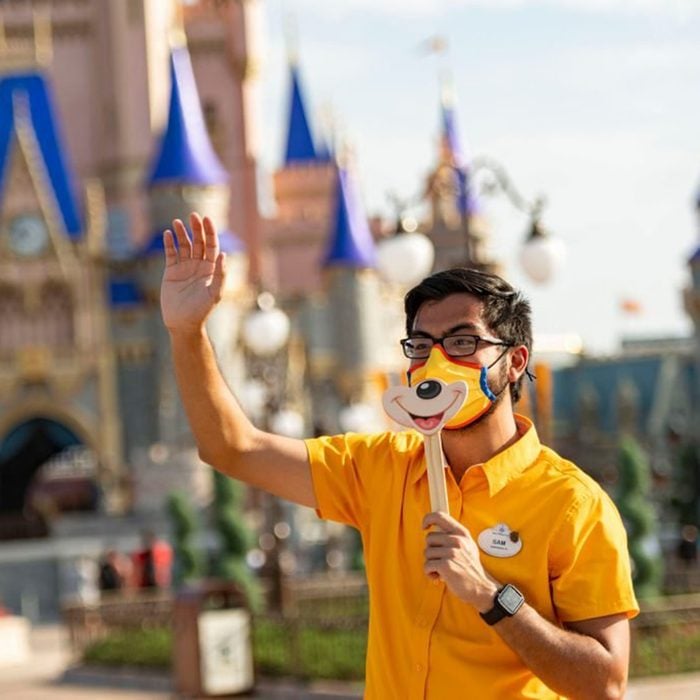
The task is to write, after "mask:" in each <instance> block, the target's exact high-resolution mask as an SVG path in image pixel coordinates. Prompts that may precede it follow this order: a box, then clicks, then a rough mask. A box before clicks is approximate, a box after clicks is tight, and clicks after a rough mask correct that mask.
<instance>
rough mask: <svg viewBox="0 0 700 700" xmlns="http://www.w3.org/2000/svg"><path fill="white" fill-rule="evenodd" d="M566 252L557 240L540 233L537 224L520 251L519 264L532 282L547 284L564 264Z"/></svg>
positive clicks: (534, 224)
mask: <svg viewBox="0 0 700 700" xmlns="http://www.w3.org/2000/svg"><path fill="white" fill-rule="evenodd" d="M565 255H566V251H565V249H564V244H563V243H562V242H561V241H560V240H559V239H558V238H552V237H551V236H549V235H548V234H546V233H545V232H543V231H542V229H541V228H540V226H539V224H538V223H537V222H535V223H533V228H532V233H531V234H530V236H529V238H528V239H527V240H526V241H525V243H524V244H523V247H522V248H521V250H520V264H521V265H522V267H523V270H525V273H526V274H527V275H528V277H529V278H530V279H531V280H532V281H533V282H537V283H540V284H544V283H545V282H549V281H550V280H551V279H552V278H553V277H554V275H555V274H556V273H557V272H558V271H559V269H560V268H561V267H562V265H563V264H564V258H565Z"/></svg>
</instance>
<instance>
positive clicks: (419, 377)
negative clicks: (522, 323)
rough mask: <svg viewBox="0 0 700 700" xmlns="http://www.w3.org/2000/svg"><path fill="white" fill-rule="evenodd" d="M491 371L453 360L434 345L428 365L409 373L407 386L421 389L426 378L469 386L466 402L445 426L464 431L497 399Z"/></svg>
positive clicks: (424, 364)
mask: <svg viewBox="0 0 700 700" xmlns="http://www.w3.org/2000/svg"><path fill="white" fill-rule="evenodd" d="M496 362H498V360H496ZM488 370H489V368H488V367H484V366H483V365H479V364H476V363H475V362H464V361H463V360H460V359H458V358H456V357H450V356H449V355H447V354H446V353H445V351H444V350H443V348H442V346H441V345H435V346H433V349H432V350H431V351H430V355H429V357H428V358H427V359H426V360H425V362H423V363H422V364H420V365H415V366H414V367H412V368H411V369H410V370H409V371H408V383H409V385H410V386H418V385H419V384H420V383H421V382H424V381H425V380H427V379H440V380H441V381H442V382H444V383H445V384H451V383H452V382H458V381H461V382H464V383H465V384H466V385H467V395H466V398H465V399H464V403H463V404H462V407H461V408H460V409H459V411H457V413H455V415H453V416H452V417H451V418H450V419H449V420H448V421H447V422H446V423H445V426H444V427H445V428H448V429H450V428H451V429H455V428H463V427H464V426H466V425H469V424H470V423H473V422H474V421H475V420H476V419H477V418H479V417H480V416H482V415H483V414H484V413H486V411H488V409H489V408H490V407H491V404H492V403H493V402H494V401H495V400H496V396H495V394H494V393H493V392H492V391H491V389H490V388H489V385H488V379H487V373H488Z"/></svg>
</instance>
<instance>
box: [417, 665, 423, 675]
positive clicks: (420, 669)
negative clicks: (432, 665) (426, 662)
mask: <svg viewBox="0 0 700 700" xmlns="http://www.w3.org/2000/svg"><path fill="white" fill-rule="evenodd" d="M422 670H423V666H422V665H421V664H416V671H418V673H420V672H421V671H422Z"/></svg>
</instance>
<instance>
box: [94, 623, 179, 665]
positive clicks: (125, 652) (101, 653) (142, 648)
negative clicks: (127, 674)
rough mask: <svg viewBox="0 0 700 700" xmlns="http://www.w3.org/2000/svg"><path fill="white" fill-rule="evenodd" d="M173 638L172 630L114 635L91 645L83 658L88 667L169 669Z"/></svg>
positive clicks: (160, 629) (140, 630) (139, 631)
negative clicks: (89, 665)
mask: <svg viewBox="0 0 700 700" xmlns="http://www.w3.org/2000/svg"><path fill="white" fill-rule="evenodd" d="M172 648H173V638H172V632H171V631H170V630H169V629H162V628H147V629H133V630H121V631H118V632H112V633H110V634H108V635H107V636H106V637H104V638H103V639H100V640H98V641H96V642H93V643H92V644H90V645H89V646H88V647H87V649H86V650H85V652H84V654H83V660H84V661H85V662H86V663H90V664H96V665H98V666H139V667H145V668H167V667H168V666H170V659H171V657H172Z"/></svg>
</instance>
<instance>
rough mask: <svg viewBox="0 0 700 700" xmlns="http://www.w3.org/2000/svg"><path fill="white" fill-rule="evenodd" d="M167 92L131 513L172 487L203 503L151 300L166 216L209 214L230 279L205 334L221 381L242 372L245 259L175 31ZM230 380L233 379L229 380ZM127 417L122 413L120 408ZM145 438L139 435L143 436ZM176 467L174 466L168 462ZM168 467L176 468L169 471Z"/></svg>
mask: <svg viewBox="0 0 700 700" xmlns="http://www.w3.org/2000/svg"><path fill="white" fill-rule="evenodd" d="M170 66H171V71H170V76H171V94H170V103H169V109H168V119H167V124H166V127H165V131H164V133H163V136H162V138H161V140H160V144H159V147H158V149H157V155H156V158H155V160H154V163H153V166H152V168H151V171H150V175H149V177H148V185H149V197H150V203H151V222H152V230H153V231H154V234H153V236H152V238H151V240H150V241H149V242H148V244H147V246H146V247H145V249H144V250H143V253H142V260H141V263H140V278H139V279H140V284H141V288H142V290H143V292H144V295H145V299H146V303H147V305H148V309H149V310H148V316H149V322H148V328H149V335H150V343H151V347H152V357H151V376H150V380H151V382H152V385H153V394H154V396H156V397H157V406H156V409H157V415H158V420H157V422H156V423H155V424H154V426H153V429H154V432H153V434H152V435H150V436H148V438H147V443H148V444H146V445H143V446H142V448H145V449H139V450H136V452H135V454H134V455H133V457H132V462H133V463H134V466H135V470H136V480H137V484H138V486H137V488H136V489H135V496H136V502H135V507H136V508H137V510H152V509H156V508H160V507H162V503H163V499H164V498H165V496H166V495H167V493H168V492H169V491H170V490H171V489H173V488H188V486H187V485H188V484H190V485H191V489H190V490H191V492H192V491H194V492H195V493H199V494H200V495H201V499H200V500H202V499H206V494H205V493H204V492H205V490H206V489H205V488H204V486H203V485H202V484H203V481H204V480H205V479H206V475H207V474H208V472H207V471H206V470H204V471H203V470H202V468H201V467H202V465H201V463H200V462H199V459H198V458H197V455H196V451H195V450H194V445H193V442H192V438H191V434H190V430H189V426H188V422H187V418H186V416H185V412H184V408H183V406H182V404H181V402H180V400H179V396H178V393H177V386H176V384H175V380H174V373H173V369H172V362H171V358H170V344H169V341H168V338H167V334H166V331H165V329H164V327H163V325H162V321H161V319H160V311H159V307H158V297H159V290H160V282H161V277H162V272H163V241H162V232H163V230H164V229H166V228H169V227H170V226H171V222H172V219H173V218H180V219H182V220H183V221H184V222H185V223H186V224H188V225H189V214H190V212H192V211H197V212H199V213H200V214H201V215H203V216H205V215H206V216H209V217H210V218H211V219H212V220H213V222H214V224H215V225H216V227H217V230H218V231H219V233H220V240H221V248H222V250H223V251H224V252H225V253H227V257H228V266H229V275H228V279H227V289H226V290H225V293H224V300H223V302H222V304H220V305H219V307H217V309H216V311H215V312H214V313H213V314H212V316H211V318H210V319H209V320H208V322H207V327H208V331H209V333H210V336H211V338H212V342H213V343H214V346H215V347H216V350H217V356H218V358H219V361H220V363H221V366H222V370H223V372H224V374H225V375H226V377H227V379H229V380H232V378H233V377H234V376H239V375H241V374H242V367H241V360H240V358H239V353H238V351H237V348H238V332H239V327H240V318H239V314H240V311H239V309H242V308H245V306H246V303H245V302H244V301H242V299H241V297H243V296H244V295H245V294H246V284H245V281H246V264H245V263H246V258H245V255H244V253H243V245H242V243H241V242H240V240H239V239H238V238H237V237H236V236H235V235H234V234H233V233H232V232H231V231H230V230H229V229H228V221H229V211H228V204H229V176H228V173H227V172H226V170H225V169H224V167H223V166H222V164H221V162H220V160H219V158H218V156H217V154H216V153H215V151H214V149H213V146H212V143H211V141H210V138H209V134H208V132H207V128H206V124H205V119H204V114H203V112H202V107H201V104H200V101H199V95H198V91H197V86H196V84H195V79H194V73H193V71H192V64H191V61H190V56H189V52H188V49H187V46H186V44H185V41H184V34H183V33H182V32H181V31H180V32H175V39H174V45H173V48H172V51H171V57H170ZM234 381H235V380H234ZM127 412H128V409H127ZM144 437H145V436H144ZM174 463H175V464H174ZM173 467H175V468H173Z"/></svg>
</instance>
